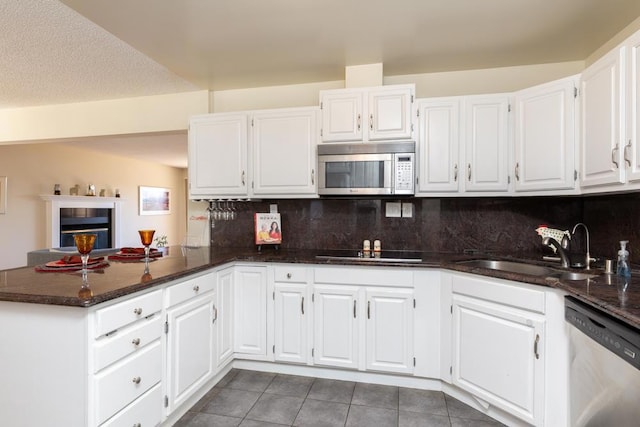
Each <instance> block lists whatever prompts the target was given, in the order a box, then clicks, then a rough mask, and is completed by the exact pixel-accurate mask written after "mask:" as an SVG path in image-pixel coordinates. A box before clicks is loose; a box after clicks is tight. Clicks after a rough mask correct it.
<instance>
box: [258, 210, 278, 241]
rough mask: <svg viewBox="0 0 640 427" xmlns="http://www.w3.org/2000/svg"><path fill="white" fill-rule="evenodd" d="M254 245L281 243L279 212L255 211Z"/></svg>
mask: <svg viewBox="0 0 640 427" xmlns="http://www.w3.org/2000/svg"><path fill="white" fill-rule="evenodd" d="M254 218H255V236H256V245H279V244H281V243H282V231H281V226H280V214H279V213H256V214H255V216H254Z"/></svg>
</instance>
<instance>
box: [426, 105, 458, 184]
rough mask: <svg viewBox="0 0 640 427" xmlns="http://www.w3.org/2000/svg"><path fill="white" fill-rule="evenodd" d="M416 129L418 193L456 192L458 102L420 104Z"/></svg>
mask: <svg viewBox="0 0 640 427" xmlns="http://www.w3.org/2000/svg"><path fill="white" fill-rule="evenodd" d="M418 128H419V138H418V149H417V151H418V153H417V156H418V171H419V173H418V183H417V187H418V193H429V192H439V191H447V192H448V191H452V192H455V191H458V172H459V171H458V167H459V165H458V162H459V154H458V153H459V150H458V147H459V144H460V137H459V132H460V101H459V99H458V98H442V99H433V100H432V99H430V100H425V101H419V104H418Z"/></svg>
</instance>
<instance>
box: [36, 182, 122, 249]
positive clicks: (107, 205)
mask: <svg viewBox="0 0 640 427" xmlns="http://www.w3.org/2000/svg"><path fill="white" fill-rule="evenodd" d="M40 198H41V199H42V200H44V201H45V202H46V215H47V224H46V225H47V227H46V228H47V245H48V246H49V248H58V247H60V209H61V208H97V209H113V210H112V215H113V218H112V221H113V222H112V224H113V231H112V232H113V235H112V236H111V238H112V242H113V245H114V247H115V248H119V247H120V246H121V244H120V223H121V218H122V215H121V214H122V202H123V201H124V200H125V199H122V198H120V197H99V196H62V195H61V196H56V195H52V194H45V195H41V196H40Z"/></svg>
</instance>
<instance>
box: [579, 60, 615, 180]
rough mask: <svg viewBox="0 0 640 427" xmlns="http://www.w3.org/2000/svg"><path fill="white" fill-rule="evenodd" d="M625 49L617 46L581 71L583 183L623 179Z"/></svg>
mask: <svg viewBox="0 0 640 427" xmlns="http://www.w3.org/2000/svg"><path fill="white" fill-rule="evenodd" d="M623 69H624V51H623V50H622V49H614V50H612V51H611V52H609V53H608V54H606V55H605V56H603V57H602V58H600V59H599V60H598V61H596V62H595V63H594V64H593V65H591V66H590V67H588V68H587V69H586V70H584V72H583V73H582V81H581V88H582V167H581V169H582V171H581V174H582V182H581V185H582V186H583V187H589V186H594V185H602V184H616V183H618V184H619V183H623V182H624V180H625V176H624V164H623V162H624V156H623V154H624V142H623V141H622V139H621V138H622V136H621V120H620V109H621V107H622V106H621V92H620V90H621V89H620V84H621V78H622V77H621V76H622V72H623Z"/></svg>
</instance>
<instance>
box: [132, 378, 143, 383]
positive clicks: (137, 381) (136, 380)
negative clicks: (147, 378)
mask: <svg viewBox="0 0 640 427" xmlns="http://www.w3.org/2000/svg"><path fill="white" fill-rule="evenodd" d="M140 381H142V378H140V377H133V383H134V384H140Z"/></svg>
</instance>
